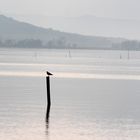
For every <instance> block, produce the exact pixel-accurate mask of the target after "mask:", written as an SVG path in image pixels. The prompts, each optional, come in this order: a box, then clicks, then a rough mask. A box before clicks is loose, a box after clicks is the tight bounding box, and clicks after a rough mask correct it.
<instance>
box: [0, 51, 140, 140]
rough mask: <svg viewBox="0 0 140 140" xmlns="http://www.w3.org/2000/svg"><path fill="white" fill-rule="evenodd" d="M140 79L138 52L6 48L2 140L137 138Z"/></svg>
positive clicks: (0, 99) (0, 63)
mask: <svg viewBox="0 0 140 140" xmlns="http://www.w3.org/2000/svg"><path fill="white" fill-rule="evenodd" d="M128 56H129V57H128ZM47 70H48V71H50V72H52V73H53V74H54V75H53V76H52V77H51V100H52V105H51V111H50V117H49V120H48V121H47V122H46V119H45V115H46V107H47V99H46V98H47V97H46V81H45V80H46V79H45V77H46V71H47ZM139 83H140V52H139V51H130V52H128V51H108V50H106V51H105V50H99V51H97V50H47V49H2V48H1V49H0V140H25V139H26V140H77V139H79V140H93V139H94V140H138V139H140V109H139V107H140V86H139Z"/></svg>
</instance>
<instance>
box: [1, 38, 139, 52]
mask: <svg viewBox="0 0 140 140" xmlns="http://www.w3.org/2000/svg"><path fill="white" fill-rule="evenodd" d="M0 47H7V48H48V49H53V48H55V49H96V50H98V49H103V50H138V51H140V41H136V40H125V41H122V42H119V43H118V42H117V43H109V44H108V47H106V45H105V46H104V45H102V46H100V47H98V45H97V44H96V43H95V44H93V46H92V47H91V44H90V47H88V46H85V47H83V46H82V47H81V44H80V45H79V44H78V43H77V44H76V43H69V42H67V41H66V40H65V39H62V38H61V39H52V40H50V41H48V42H46V43H44V42H43V41H41V40H40V39H24V40H19V41H16V40H12V39H6V40H2V39H0Z"/></svg>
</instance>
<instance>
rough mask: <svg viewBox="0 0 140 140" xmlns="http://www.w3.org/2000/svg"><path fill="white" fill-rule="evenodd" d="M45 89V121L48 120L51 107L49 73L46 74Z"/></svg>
mask: <svg viewBox="0 0 140 140" xmlns="http://www.w3.org/2000/svg"><path fill="white" fill-rule="evenodd" d="M46 73H47V76H46V88H47V111H46V121H48V119H49V115H50V107H51V95H50V75H52V74H51V73H50V72H48V71H47V72H46Z"/></svg>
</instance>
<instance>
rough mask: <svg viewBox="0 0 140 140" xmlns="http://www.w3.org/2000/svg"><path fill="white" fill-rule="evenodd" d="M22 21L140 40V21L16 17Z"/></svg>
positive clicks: (78, 17) (78, 31)
mask: <svg viewBox="0 0 140 140" xmlns="http://www.w3.org/2000/svg"><path fill="white" fill-rule="evenodd" d="M14 17H15V18H16V19H18V20H21V21H27V22H29V23H31V24H34V25H37V26H41V27H45V28H53V29H56V30H61V31H64V32H70V33H78V34H83V35H90V36H104V37H115V38H118V37H119V38H120V37H121V38H128V39H131V40H140V20H135V19H116V18H110V17H96V16H94V15H83V16H77V17H62V16H45V15H22V16H21V15H14Z"/></svg>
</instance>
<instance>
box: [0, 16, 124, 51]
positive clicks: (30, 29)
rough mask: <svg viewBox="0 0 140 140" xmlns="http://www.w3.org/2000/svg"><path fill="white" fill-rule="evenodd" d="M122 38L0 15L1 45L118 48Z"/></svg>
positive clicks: (122, 40)
mask: <svg viewBox="0 0 140 140" xmlns="http://www.w3.org/2000/svg"><path fill="white" fill-rule="evenodd" d="M125 41H127V40H126V39H122V38H107V37H98V36H84V35H79V34H74V33H65V32H60V31H56V30H53V29H49V28H48V29H47V28H42V27H38V26H35V25H31V24H28V23H24V22H19V21H17V20H15V19H13V18H9V17H6V16H3V15H0V46H1V47H27V48H28V47H37V48H39V47H46V48H75V49H76V48H79V49H117V48H118V49H120V44H121V43H123V42H125Z"/></svg>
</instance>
